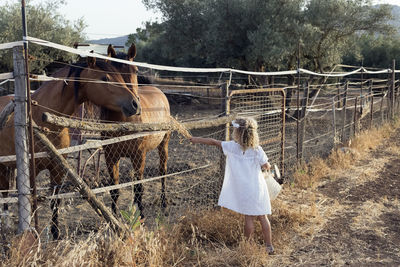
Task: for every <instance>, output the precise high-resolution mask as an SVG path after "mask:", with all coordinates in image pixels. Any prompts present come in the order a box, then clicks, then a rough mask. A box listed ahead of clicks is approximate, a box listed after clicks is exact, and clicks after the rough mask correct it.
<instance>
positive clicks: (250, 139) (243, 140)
mask: <svg viewBox="0 0 400 267" xmlns="http://www.w3.org/2000/svg"><path fill="white" fill-rule="evenodd" d="M234 122H235V123H236V124H238V125H239V127H234V128H233V133H232V137H233V140H235V141H236V142H237V143H238V144H239V145H240V146H241V147H242V149H243V151H245V150H247V149H248V148H256V147H258V145H259V141H258V132H257V128H258V125H257V121H256V120H255V119H253V118H248V117H239V118H237V119H235V120H234Z"/></svg>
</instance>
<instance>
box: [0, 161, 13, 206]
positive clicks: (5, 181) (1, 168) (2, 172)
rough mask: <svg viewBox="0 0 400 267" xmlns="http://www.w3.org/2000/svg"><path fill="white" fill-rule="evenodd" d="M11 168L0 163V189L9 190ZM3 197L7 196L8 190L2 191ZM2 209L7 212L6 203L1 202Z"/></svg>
mask: <svg viewBox="0 0 400 267" xmlns="http://www.w3.org/2000/svg"><path fill="white" fill-rule="evenodd" d="M12 170H13V168H11V167H7V166H5V165H1V164H0V190H9V189H10V182H11V179H12V177H11V173H12ZM2 195H3V197H4V198H6V197H8V192H3V193H2ZM3 211H4V212H5V213H6V212H8V203H4V204H3Z"/></svg>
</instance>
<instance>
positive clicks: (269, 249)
mask: <svg viewBox="0 0 400 267" xmlns="http://www.w3.org/2000/svg"><path fill="white" fill-rule="evenodd" d="M267 252H268V255H274V254H275V250H274V246H272V245H270V246H267Z"/></svg>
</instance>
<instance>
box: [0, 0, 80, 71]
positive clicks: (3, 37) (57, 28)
mask: <svg viewBox="0 0 400 267" xmlns="http://www.w3.org/2000/svg"><path fill="white" fill-rule="evenodd" d="M63 4H64V1H61V0H48V1H46V2H40V3H38V4H35V5H33V4H31V2H30V1H27V5H26V16H27V27H28V29H27V30H28V35H29V36H32V37H36V38H40V39H44V40H48V41H52V42H55V43H59V44H64V45H68V46H71V45H72V44H73V43H74V42H79V41H82V40H84V39H85V38H84V37H85V36H84V35H83V34H82V31H83V29H84V28H85V27H86V26H85V23H84V21H83V19H79V20H77V21H75V22H70V21H68V20H67V19H65V17H64V16H63V15H61V14H60V13H59V12H58V10H59V9H60V7H61V6H62V5H63ZM22 35H23V32H22V18H21V4H20V3H15V4H8V3H6V4H3V5H0V43H5V42H13V41H20V40H22ZM29 54H30V56H31V57H30V59H31V61H30V68H31V70H32V72H41V71H42V70H43V67H44V66H46V65H48V64H49V63H51V62H53V61H63V62H68V61H71V60H72V59H74V58H75V56H74V55H72V54H68V53H65V52H61V51H59V50H56V49H51V48H46V47H38V46H36V45H30V46H29ZM0 58H1V59H2V60H1V61H0V68H1V71H11V70H12V56H11V55H10V51H6V52H5V51H0Z"/></svg>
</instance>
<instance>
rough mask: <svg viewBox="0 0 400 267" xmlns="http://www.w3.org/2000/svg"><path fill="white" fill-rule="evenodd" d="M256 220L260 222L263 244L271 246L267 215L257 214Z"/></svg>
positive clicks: (269, 225)
mask: <svg viewBox="0 0 400 267" xmlns="http://www.w3.org/2000/svg"><path fill="white" fill-rule="evenodd" d="M258 220H259V221H260V223H261V229H262V234H263V238H264V242H265V244H266V245H267V246H272V233H271V224H270V223H269V220H268V217H267V215H261V216H258Z"/></svg>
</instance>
